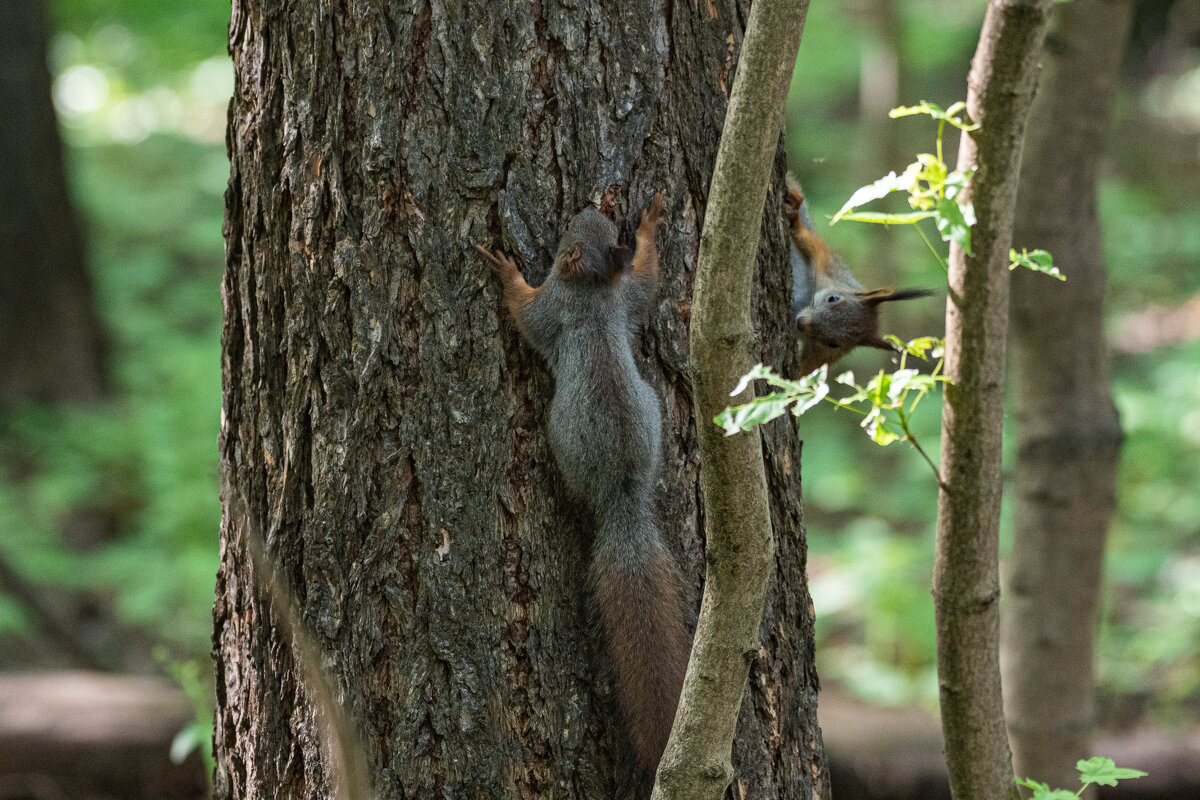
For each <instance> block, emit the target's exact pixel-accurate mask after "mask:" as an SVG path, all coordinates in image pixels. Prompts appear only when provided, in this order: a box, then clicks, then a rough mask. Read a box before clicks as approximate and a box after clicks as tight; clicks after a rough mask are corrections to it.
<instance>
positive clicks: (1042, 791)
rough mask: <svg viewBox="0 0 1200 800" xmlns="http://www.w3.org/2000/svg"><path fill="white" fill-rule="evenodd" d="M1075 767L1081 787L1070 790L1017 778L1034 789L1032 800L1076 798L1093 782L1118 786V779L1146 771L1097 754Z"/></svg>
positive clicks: (1079, 762)
mask: <svg viewBox="0 0 1200 800" xmlns="http://www.w3.org/2000/svg"><path fill="white" fill-rule="evenodd" d="M1075 769H1077V770H1079V783H1080V786H1079V789H1077V790H1076V791H1074V792H1069V791H1067V790H1066V789H1051V788H1050V787H1049V786H1048V785H1047V784H1045V783H1040V782H1039V781H1035V780H1031V779H1030V778H1016V779H1015V780H1016V782H1017V785H1018V786H1024V787H1025V788H1026V789H1032V790H1033V797H1032V800H1075V798H1077V797H1079V796H1080V795H1081V794H1083V790H1084V789H1086V788H1087V787H1089V786H1092V785H1093V784H1094V785H1096V786H1116V785H1117V781H1121V780H1128V779H1130V778H1143V777H1145V776H1146V773H1145V772H1142V771H1140V770H1136V769H1128V768H1126V767H1118V766H1117V765H1116V763H1115V762H1114V761H1113V760H1112V759H1111V758H1104V757H1102V756H1096V757H1094V758H1089V759H1087V760H1086V761H1078V762H1076V764H1075Z"/></svg>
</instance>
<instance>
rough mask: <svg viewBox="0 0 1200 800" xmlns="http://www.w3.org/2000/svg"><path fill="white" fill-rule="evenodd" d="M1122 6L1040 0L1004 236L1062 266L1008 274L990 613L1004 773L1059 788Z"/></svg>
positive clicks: (1080, 744) (1077, 659)
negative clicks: (1009, 231)
mask: <svg viewBox="0 0 1200 800" xmlns="http://www.w3.org/2000/svg"><path fill="white" fill-rule="evenodd" d="M1130 12H1131V3H1130V2H1128V0H1117V2H1113V0H1077V2H1074V3H1070V4H1067V5H1058V6H1056V7H1055V12H1054V25H1053V28H1052V30H1051V32H1050V33H1049V35H1048V36H1047V39H1046V47H1045V49H1044V51H1043V55H1042V63H1043V67H1044V69H1045V74H1044V76H1043V78H1042V84H1041V88H1040V89H1039V91H1038V97H1037V100H1036V102H1035V103H1034V110H1033V112H1032V119H1031V120H1030V126H1029V133H1028V137H1027V143H1026V148H1025V159H1024V162H1023V167H1022V171H1021V190H1020V202H1019V203H1018V204H1017V219H1016V228H1015V231H1014V234H1013V240H1014V243H1015V245H1016V246H1017V247H1018V248H1020V247H1027V248H1031V249H1032V248H1037V247H1040V248H1044V249H1046V250H1049V251H1050V253H1051V254H1052V255H1053V256H1054V261H1055V264H1056V265H1057V266H1059V268H1060V269H1062V271H1063V273H1064V274H1065V275H1066V276H1067V280H1066V281H1065V282H1060V281H1055V280H1050V279H1048V278H1047V277H1046V276H1044V275H1038V274H1036V273H1033V272H1030V271H1028V270H1018V272H1017V273H1016V274H1014V275H1013V297H1012V300H1013V302H1012V310H1013V335H1012V345H1013V352H1012V370H1013V382H1014V385H1015V390H1016V391H1015V400H1016V414H1017V435H1018V439H1017V442H1018V444H1017V465H1016V488H1017V491H1016V506H1015V509H1014V520H1013V550H1012V556H1011V557H1010V560H1009V571H1008V575H1007V581H1006V605H1005V608H1004V614H1003V615H1002V617H1001V646H1002V650H1001V656H1002V664H1003V667H1004V677H1005V680H1004V686H1005V716H1006V718H1007V720H1008V728H1009V733H1010V738H1011V740H1012V744H1013V757H1014V761H1015V769H1016V772H1017V774H1018V775H1020V776H1022V777H1030V778H1034V779H1035V780H1039V781H1044V782H1048V783H1049V784H1050V785H1051V786H1061V787H1071V786H1074V785H1075V783H1076V780H1077V773H1076V770H1075V762H1076V761H1078V760H1079V759H1081V758H1088V757H1090V756H1091V755H1094V754H1093V753H1092V752H1091V737H1092V730H1093V728H1094V726H1095V697H1094V694H1095V675H1094V666H1093V665H1094V638H1095V636H1094V634H1095V626H1096V617H1097V613H1098V610H1099V603H1100V588H1101V569H1102V564H1103V558H1104V540H1105V536H1106V534H1107V532H1108V523H1109V519H1110V518H1111V516H1112V512H1113V504H1114V492H1115V483H1116V475H1117V460H1118V456H1119V451H1120V445H1121V427H1120V423H1119V421H1118V419H1117V410H1116V407H1115V406H1114V405H1113V400H1112V392H1111V390H1110V388H1109V380H1108V361H1107V357H1106V351H1105V346H1104V313H1103V312H1104V286H1105V266H1104V256H1103V253H1102V251H1101V238H1100V222H1099V219H1098V217H1097V213H1096V179H1097V171H1098V167H1099V161H1100V156H1101V154H1102V153H1103V149H1104V132H1105V130H1107V128H1108V124H1107V123H1108V119H1109V107H1110V105H1111V102H1112V97H1113V91H1114V89H1115V87H1116V81H1117V70H1118V67H1119V66H1120V63H1121V53H1122V52H1123V51H1124V44H1125V37H1126V35H1127V33H1128V30H1129V22H1130V17H1131V13H1130Z"/></svg>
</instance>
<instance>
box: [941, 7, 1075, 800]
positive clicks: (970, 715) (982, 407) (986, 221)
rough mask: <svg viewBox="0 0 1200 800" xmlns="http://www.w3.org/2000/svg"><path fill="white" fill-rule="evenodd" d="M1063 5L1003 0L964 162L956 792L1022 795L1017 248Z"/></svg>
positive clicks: (945, 609) (957, 306) (955, 311)
mask: <svg viewBox="0 0 1200 800" xmlns="http://www.w3.org/2000/svg"><path fill="white" fill-rule="evenodd" d="M1050 6H1051V0H990V2H989V3H988V9H987V16H986V19H985V20H984V24H983V30H982V32H981V33H980V36H979V47H978V49H977V50H976V51H975V58H974V60H973V62H972V64H971V73H970V76H969V78H968V87H969V91H968V94H967V112H968V115H969V116H970V118H971V120H972V121H973V122H976V123H978V124H979V126H980V127H979V129H978V130H976V131H974V132H970V133H967V132H964V134H963V136H962V139H961V144H960V146H959V156H958V169H959V170H960V171H964V172H965V171H967V170H969V169H971V168H972V167H974V168H976V171H975V173H974V177H973V178H972V180H971V184H970V187H969V189H968V191H969V192H970V196H971V200H972V202H973V203H974V206H975V212H976V217H977V219H978V222H977V223H976V225H975V227H974V229H973V231H972V236H971V238H972V248H973V249H972V252H971V253H966V252H964V251H963V249H962V248H961V247H960V246H959V245H957V244H953V245H951V247H950V275H949V278H950V291H949V294H948V298H947V302H946V377H947V378H949V379H950V383H949V384H947V386H946V391H945V394H944V398H945V399H944V401H943V404H942V455H941V475H942V484H943V488H942V489H941V490H940V492H939V501H938V541H937V557H936V560H935V563H934V575H933V594H934V609H935V612H936V616H937V634H938V683H939V686H940V689H941V711H942V729H943V733H944V735H945V741H946V760H947V766H948V768H949V773H950V791H951V794H952V795H953V797H954V798H955V800H1017V798H1018V796H1019V795H1018V793H1017V787H1016V784H1014V783H1013V771H1012V757H1011V754H1010V752H1009V746H1008V735H1007V731H1006V729H1005V725H1004V710H1003V706H1002V703H1001V695H1000V664H999V626H1000V614H999V597H1000V585H999V555H998V549H999V527H1000V486H1001V479H1000V439H1001V435H1000V434H1001V422H1002V419H1003V410H1004V408H1003V404H1004V345H1005V333H1006V329H1007V325H1008V272H1009V270H1008V250H1009V247H1010V245H1011V241H1012V222H1013V212H1014V209H1015V206H1016V192H1017V175H1018V172H1019V170H1020V164H1021V145H1022V142H1023V140H1024V136H1025V122H1026V119H1027V117H1028V113H1029V108H1030V105H1031V104H1032V102H1033V94H1034V88H1035V86H1036V84H1037V74H1038V63H1037V55H1038V51H1039V50H1040V48H1041V44H1042V39H1043V37H1044V36H1045V31H1046V24H1047V20H1048V18H1049V14H1050Z"/></svg>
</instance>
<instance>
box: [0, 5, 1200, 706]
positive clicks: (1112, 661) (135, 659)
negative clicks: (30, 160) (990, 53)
mask: <svg viewBox="0 0 1200 800" xmlns="http://www.w3.org/2000/svg"><path fill="white" fill-rule="evenodd" d="M1195 8H1196V4H1195V3H1194V1H1193V0H1176V1H1175V2H1170V1H1168V0H1161V1H1159V2H1139V3H1137V21H1136V22H1135V28H1134V34H1133V37H1132V41H1131V43H1130V46H1129V49H1128V53H1127V54H1126V60H1125V65H1124V68H1123V80H1122V86H1121V89H1120V91H1119V94H1118V98H1117V101H1116V104H1115V109H1116V116H1115V119H1114V121H1113V124H1112V127H1111V132H1110V136H1109V151H1108V156H1107V158H1106V159H1105V162H1104V166H1103V181H1102V191H1101V197H1100V205H1101V212H1102V215H1103V220H1104V226H1105V247H1106V252H1107V255H1108V263H1109V268H1110V288H1109V301H1110V305H1109V315H1108V331H1109V342H1110V345H1111V347H1112V354H1113V357H1112V367H1113V379H1114V382H1115V392H1116V398H1117V403H1118V406H1119V408H1120V411H1121V415H1122V422H1123V425H1124V428H1125V431H1126V434H1127V440H1126V444H1125V450H1124V457H1123V465H1122V470H1121V476H1120V487H1119V508H1118V513H1117V518H1116V521H1115V524H1114V527H1113V530H1112V535H1111V540H1110V541H1111V544H1110V553H1109V557H1108V577H1107V587H1106V598H1107V599H1106V602H1105V605H1104V614H1103V621H1102V630H1103V632H1102V637H1101V657H1100V660H1099V667H1100V671H1101V676H1100V679H1101V686H1102V695H1103V700H1104V702H1103V704H1102V705H1103V710H1104V713H1105V717H1106V719H1107V720H1108V721H1109V722H1114V723H1128V722H1132V721H1136V720H1140V719H1144V718H1147V717H1149V718H1150V719H1153V720H1154V721H1156V722H1158V723H1161V724H1175V723H1178V722H1181V721H1184V720H1186V719H1189V718H1190V719H1194V718H1195V717H1196V716H1197V712H1198V711H1200V648H1198V647H1197V643H1200V458H1198V456H1200V319H1198V317H1200V269H1197V268H1196V267H1197V264H1198V263H1200V192H1198V191H1197V189H1198V188H1200V14H1198V13H1196V10H1195ZM982 9H983V3H982V2H981V0H973V1H972V2H966V3H963V2H951V1H950V0H911V1H906V2H898V0H893V1H892V2H889V1H888V0H855V1H854V2H843V3H820V2H816V3H813V4H812V6H811V8H810V11H809V17H808V24H807V28H806V31H805V36H804V43H803V45H802V47H801V52H800V59H799V63H798V64H797V68H796V73H795V80H794V83H793V91H792V96H791V98H790V100H789V107H788V123H787V134H786V135H787V147H788V152H789V160H790V164H791V165H792V169H793V171H794V172H795V173H796V174H797V175H798V176H799V178H800V180H801V181H802V182H803V183H804V186H805V189H806V193H807V195H808V197H809V200H810V202H811V203H812V206H813V208H814V210H815V212H816V215H817V219H818V229H819V230H820V231H821V233H822V234H824V235H826V237H827V238H828V239H829V241H830V242H831V244H833V246H834V247H835V248H836V249H838V250H840V251H841V252H842V254H843V255H844V256H845V257H846V259H847V261H848V262H849V263H850V264H851V265H853V266H854V267H855V269H856V270H857V271H858V273H859V277H860V279H861V280H862V281H863V283H865V284H868V285H872V286H874V285H889V284H892V285H926V286H931V287H937V286H941V285H943V283H944V276H943V275H942V272H941V269H940V267H938V265H937V263H936V262H935V261H934V260H933V259H932V258H931V256H930V254H929V252H928V250H927V249H926V247H925V245H924V243H923V242H922V241H921V240H920V239H919V238H918V237H917V236H916V235H915V234H914V233H913V232H911V231H908V230H891V229H887V230H884V229H875V228H871V227H868V226H864V225H856V224H854V223H839V224H838V225H837V226H836V227H835V228H832V229H829V228H828V227H827V225H826V223H825V221H824V220H825V219H827V218H828V217H829V216H830V215H832V213H833V212H834V211H835V210H836V209H837V208H838V207H839V206H840V205H841V204H842V202H843V201H844V200H845V199H846V198H847V197H848V196H849V194H850V193H851V192H852V191H853V190H854V189H855V188H857V187H858V186H860V185H863V184H866V183H869V182H870V181H872V180H874V179H875V178H877V177H879V176H881V175H883V174H885V173H886V172H888V171H889V170H897V171H899V170H901V169H903V168H904V167H905V166H906V165H907V164H908V162H909V161H911V160H912V159H913V155H914V154H915V153H917V152H923V151H925V150H927V149H929V148H930V147H932V141H933V128H932V126H931V125H930V124H929V123H928V121H927V120H922V119H920V118H911V119H906V120H897V121H891V120H889V119H888V118H887V110H888V108H890V107H891V106H893V105H898V104H910V103H915V102H916V101H918V100H922V99H925V100H929V101H930V102H934V103H938V104H940V105H942V106H947V105H949V104H950V103H952V102H954V101H955V100H958V99H961V98H962V96H963V95H964V94H965V75H966V71H967V68H968V65H969V62H970V58H971V55H972V52H973V50H974V46H975V39H976V36H977V34H978V29H979V24H980V20H981V17H982ZM51 11H52V15H53V21H54V26H55V29H56V33H55V35H54V37H53V41H52V47H51V50H52V52H51V57H52V70H53V73H54V76H55V82H54V102H55V107H56V110H57V112H58V116H59V121H60V125H61V129H62V132H63V136H64V139H65V143H66V146H67V154H66V156H67V169H68V177H69V180H70V182H71V187H72V192H73V198H74V202H75V204H76V210H77V212H78V214H79V216H80V217H81V219H82V221H83V223H84V227H85V233H86V240H87V244H88V250H89V264H88V265H89V268H90V272H91V276H92V280H93V284H94V286H93V290H94V296H95V301H96V303H97V305H98V307H99V313H100V315H101V317H102V320H103V322H104V324H105V326H106V328H107V331H108V336H109V350H110V352H109V358H110V361H109V370H110V374H111V380H112V384H113V390H112V393H111V397H110V399H109V400H107V401H105V402H103V403H102V404H100V405H98V406H94V407H90V408H86V409H69V408H38V407H34V408H26V409H21V410H19V411H17V412H16V413H10V414H8V415H6V416H5V417H4V418H3V420H0V469H3V470H4V472H5V474H4V477H3V480H0V530H3V532H4V533H3V536H2V537H0V556H2V557H3V559H4V561H5V562H6V563H7V564H8V565H9V566H10V567H11V568H12V569H13V570H14V571H15V572H16V573H18V574H19V576H20V577H21V579H22V580H23V581H25V582H27V583H28V585H29V586H31V587H34V588H35V589H36V590H37V591H39V592H43V593H45V594H46V595H47V596H51V595H53V596H54V597H59V596H67V597H69V598H70V602H69V603H66V604H65V605H63V604H62V602H61V601H56V602H59V603H60V610H61V611H62V612H63V613H65V614H70V615H73V618H74V619H75V620H76V621H77V622H78V623H79V625H80V629H81V630H83V631H85V632H87V631H89V630H92V631H93V635H94V636H95V637H96V638H97V640H98V641H108V642H117V643H119V646H118V647H116V648H110V650H111V652H109V651H105V649H104V647H103V646H101V647H100V648H99V653H100V660H102V661H107V662H108V666H110V667H112V668H115V669H120V670H131V671H142V672H149V671H164V672H168V673H172V672H173V673H175V674H176V675H177V676H178V675H179V674H181V672H183V671H185V670H187V669H190V670H191V672H189V673H187V674H191V675H193V676H194V675H196V674H207V672H208V667H207V659H208V653H209V650H210V643H209V628H210V620H211V616H210V608H211V604H212V593H213V585H214V575H215V572H216V567H217V548H218V535H217V534H218V522H219V516H220V508H219V503H218V497H217V449H216V436H217V428H218V420H219V415H220V403H221V382H220V343H219V333H220V324H221V299H220V290H219V284H220V277H221V273H222V269H223V260H224V256H223V245H222V239H221V223H222V213H223V201H222V194H223V192H224V188H225V182H226V179H227V176H228V165H227V162H226V157H225V146H224V135H225V113H226V112H225V110H226V104H227V100H228V97H229V93H230V91H231V89H232V69H231V66H230V63H229V59H228V57H227V55H226V50H225V27H226V24H227V22H228V17H229V6H228V3H227V2H224V0H201V1H199V2H193V3H189V4H183V5H179V4H164V3H160V2H157V0H57V2H55V3H53V5H52V8H51ZM948 160H951V161H952V159H951V158H948ZM1060 266H1062V268H1063V269H1064V271H1065V272H1066V273H1067V275H1068V278H1069V275H1070V266H1069V265H1065V264H1064V265H1060ZM1188 301H1191V303H1192V304H1191V306H1190V309H1191V311H1190V313H1189V312H1187V308H1189V307H1186V306H1185V304H1186V303H1187V302H1188ZM898 305H903V306H909V307H908V308H903V309H899V308H898V309H889V311H888V314H886V315H885V318H886V324H887V327H888V328H889V329H890V332H894V333H897V334H900V335H901V336H904V337H906V338H911V337H912V336H915V335H918V334H926V333H936V334H938V335H940V330H941V310H942V304H941V303H940V302H927V303H905V304H898ZM1180 308H1183V309H1184V311H1183V312H1176V313H1174V314H1172V313H1170V312H1171V311H1172V310H1176V309H1180ZM1046 346H1047V347H1053V346H1054V343H1052V342H1048V343H1047V345H1046ZM880 365H881V362H880V360H879V356H878V354H877V353H876V354H871V353H859V354H856V356H854V357H852V358H851V359H848V360H847V361H846V362H845V364H844V366H845V367H847V368H852V369H857V370H860V371H862V372H869V371H873V370H875V369H877V368H878V367H879V366H880ZM839 366H841V365H839ZM919 416H920V418H919V420H918V422H917V430H918V433H919V435H920V436H921V437H922V439H923V441H925V442H927V443H929V445H928V447H927V449H930V450H931V451H934V452H936V446H935V445H934V443H935V442H936V438H937V426H938V421H939V415H938V409H937V404H936V402H927V403H926V404H925V405H924V406H923V408H922V412H921V414H920V415H919ZM857 421H858V420H857V419H856V418H855V417H853V416H851V415H849V414H846V413H844V412H837V411H835V410H833V409H832V408H822V409H820V410H818V411H816V412H810V413H809V414H807V415H805V416H804V417H803V418H802V419H801V428H802V436H803V438H804V440H805V449H804V465H803V467H804V469H803V478H804V496H805V516H806V520H807V523H808V528H809V543H810V547H811V560H810V574H811V578H812V588H813V594H814V600H815V603H816V609H817V614H818V619H819V630H818V635H819V642H818V659H819V669H820V673H821V676H822V681H823V683H824V685H825V686H827V687H828V686H831V685H836V686H842V687H844V688H846V689H848V690H850V691H853V692H855V693H857V694H860V695H862V696H865V697H867V698H870V699H872V700H876V701H879V702H885V703H907V702H920V703H925V704H933V703H934V702H935V701H936V681H935V677H934V668H933V663H934V639H933V637H934V631H933V606H932V600H931V597H930V593H929V583H930V574H931V568H932V554H933V530H934V519H935V515H936V490H935V485H934V482H933V478H932V476H931V474H930V473H929V470H928V469H927V467H926V466H925V464H923V463H922V462H921V461H920V460H919V458H918V457H917V456H916V454H915V453H913V452H912V451H911V450H907V449H905V448H906V447H907V446H906V445H902V444H901V445H893V446H891V447H890V448H887V449H881V448H879V447H876V446H875V445H873V444H871V442H870V441H868V439H867V437H866V436H865V435H864V434H863V433H862V432H861V431H860V430H859V428H858V427H857ZM80 509H83V510H85V511H86V513H89V514H94V515H96V516H98V517H99V518H102V519H103V520H104V521H105V522H104V525H105V530H106V535H105V536H104V537H103V540H102V541H101V542H99V543H98V544H93V545H91V546H88V547H82V548H81V547H79V546H75V545H73V544H72V543H70V542H69V540H68V538H67V537H65V536H64V534H63V530H64V527H65V526H67V523H68V522H69V517H70V516H71V515H73V514H77V513H80V512H79V510H80ZM114 630H115V631H117V633H116V634H114V633H113V631H114ZM52 638H53V637H48V636H47V635H46V633H45V631H44V630H42V629H41V628H40V627H39V625H38V624H36V620H35V619H33V618H32V617H31V615H30V612H29V608H28V607H27V605H26V604H24V603H22V602H19V601H18V600H16V599H14V598H13V597H12V596H11V594H0V653H2V654H3V655H0V667H3V668H8V669H13V668H41V667H47V666H69V665H71V663H72V662H71V660H70V658H68V657H67V656H66V655H65V654H64V653H63V652H62V651H61V648H59V647H58V646H57V645H56V643H55V642H54V641H53V640H52ZM189 664H190V665H193V666H192V667H190V668H188V667H187V665H189ZM197 664H198V665H201V668H199V669H198V670H197V669H196V667H195V666H194V665H197ZM172 665H174V666H172ZM181 665H183V666H181ZM189 680H191V681H192V682H194V677H193V679H189Z"/></svg>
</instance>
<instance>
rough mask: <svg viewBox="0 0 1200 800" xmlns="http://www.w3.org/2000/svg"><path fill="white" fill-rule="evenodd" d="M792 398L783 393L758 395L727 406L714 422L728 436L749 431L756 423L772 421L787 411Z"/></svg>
mask: <svg viewBox="0 0 1200 800" xmlns="http://www.w3.org/2000/svg"><path fill="white" fill-rule="evenodd" d="M791 402H792V398H791V397H790V396H789V395H787V394H783V393H775V394H768V395H765V396H763V397H756V398H754V399H753V400H751V401H750V402H749V403H746V404H745V405H740V406H735V407H733V408H731V409H730V408H727V409H725V410H724V411H722V412H721V413H720V414H718V415H717V416H716V417H714V418H713V422H715V423H716V424H717V425H720V426H721V428H723V429H724V430H725V435H726V436H733V435H734V434H735V433H740V432H741V431H748V430H750V429H751V428H753V427H754V426H755V425H761V424H763V423H764V422H770V421H771V420H773V419H775V418H776V417H778V416H780V415H781V414H783V412H785V411H787V407H788V405H789V404H790V403H791Z"/></svg>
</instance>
